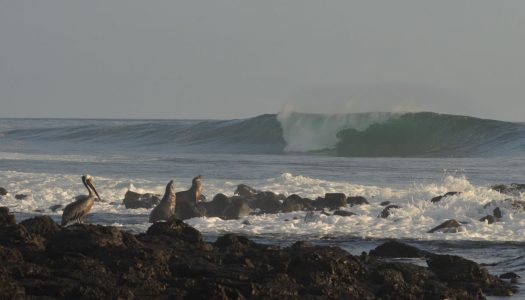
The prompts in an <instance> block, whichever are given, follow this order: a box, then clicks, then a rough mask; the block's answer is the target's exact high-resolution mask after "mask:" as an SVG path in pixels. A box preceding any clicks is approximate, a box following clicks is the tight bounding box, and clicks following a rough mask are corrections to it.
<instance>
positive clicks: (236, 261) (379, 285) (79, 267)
mask: <svg viewBox="0 0 525 300" xmlns="http://www.w3.org/2000/svg"><path fill="white" fill-rule="evenodd" d="M9 216H10V215H9V211H8V210H7V209H6V208H0V229H1V231H2V232H1V235H0V236H1V238H0V258H1V259H2V262H3V263H2V265H1V266H0V294H1V295H2V297H3V298H6V299H24V298H29V299H50V298H52V299H159V298H160V299H171V298H173V299H248V298H250V299H297V298H301V299H326V298H330V299H445V298H448V299H467V300H468V299H480V297H483V295H482V294H481V293H485V294H487V295H509V294H512V292H513V291H514V289H513V288H512V287H511V286H510V284H508V283H506V282H504V281H503V280H501V279H499V278H496V277H494V276H492V275H490V274H488V272H487V271H486V270H485V269H483V268H481V267H480V266H479V265H478V264H476V263H475V262H472V261H469V260H466V259H463V258H461V257H457V256H449V255H436V254H431V255H430V254H429V255H427V254H426V253H425V254H420V253H424V252H418V251H417V249H414V248H413V247H411V246H407V245H404V244H400V243H399V244H396V245H394V244H392V243H390V245H389V246H384V247H383V248H398V249H401V250H400V251H398V252H397V253H398V254H399V255H402V256H406V255H425V257H427V261H428V265H429V267H428V268H426V267H420V266H415V265H412V264H409V263H392V262H388V261H383V258H382V257H385V256H387V255H389V254H387V253H388V251H386V252H385V251H384V250H380V249H379V248H380V247H381V246H380V247H378V248H377V249H376V250H374V252H373V253H374V254H373V255H370V256H368V255H366V254H364V255H362V256H360V257H358V256H353V255H352V254H350V253H348V252H346V251H345V250H343V249H341V248H339V247H325V246H316V245H313V244H312V243H309V242H296V243H295V244H293V245H292V246H290V247H285V248H282V247H279V246H275V245H266V244H257V243H255V242H253V241H251V240H249V239H248V238H246V237H242V236H237V235H234V234H227V235H224V236H221V237H219V238H218V239H217V240H216V241H215V242H214V243H208V242H205V241H204V240H203V237H202V235H201V234H200V233H199V231H197V230H195V229H194V228H192V227H190V226H188V225H186V224H185V223H183V222H182V221H180V220H170V221H168V222H157V223H154V224H153V225H151V226H150V228H149V229H148V230H147V232H146V233H142V234H138V235H133V234H131V233H129V232H126V231H123V230H121V229H119V228H116V227H111V226H100V225H85V224H77V225H73V226H69V227H65V228H62V227H58V226H57V225H56V224H53V221H52V220H51V219H50V218H48V217H38V218H34V219H31V220H26V221H24V222H22V223H20V224H16V223H14V222H13V221H14V217H9ZM413 253H415V254H413ZM371 254H372V252H371ZM390 255H392V254H390Z"/></svg>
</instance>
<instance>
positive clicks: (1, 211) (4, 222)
mask: <svg viewBox="0 0 525 300" xmlns="http://www.w3.org/2000/svg"><path fill="white" fill-rule="evenodd" d="M13 225H16V218H15V216H14V215H12V214H10V213H9V208H7V207H5V206H3V207H0V227H5V226H13Z"/></svg>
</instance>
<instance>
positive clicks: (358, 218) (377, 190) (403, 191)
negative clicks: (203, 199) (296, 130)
mask: <svg viewBox="0 0 525 300" xmlns="http://www.w3.org/2000/svg"><path fill="white" fill-rule="evenodd" d="M94 181H95V185H96V187H97V190H98V191H99V193H100V195H101V197H102V198H103V199H104V200H105V202H97V203H96V204H95V205H94V207H93V209H92V214H91V218H92V220H101V221H100V222H101V223H104V224H108V225H118V226H123V227H125V228H130V229H132V230H135V231H144V230H146V229H147V228H148V224H147V223H146V222H147V216H148V214H149V210H148V209H133V210H128V209H126V208H125V207H124V206H123V205H122V199H123V197H124V194H125V193H126V191H127V190H128V189H132V190H134V191H137V192H141V193H142V192H153V193H157V194H162V193H163V191H164V187H165V184H166V182H157V181H151V180H146V179H142V180H139V179H136V180H129V179H125V178H109V177H99V176H97V177H95V180H94ZM0 183H2V184H3V185H4V186H3V187H5V188H6V189H7V190H8V191H9V192H10V194H8V195H7V196H4V197H0V204H1V205H2V206H8V207H9V208H10V209H11V210H12V211H14V212H15V213H19V214H35V211H39V212H41V213H45V214H50V215H54V216H55V217H57V216H59V215H60V214H61V213H62V211H60V210H58V211H56V212H51V211H50V210H49V207H50V206H52V205H55V204H63V205H66V204H68V203H69V202H71V201H72V200H73V199H74V197H75V196H77V195H79V194H84V193H85V192H86V190H85V188H84V187H83V185H82V183H81V181H80V176H78V175H63V174H59V175H53V174H38V173H21V172H13V171H0ZM239 183H241V182H231V181H225V180H218V179H206V180H205V194H206V195H208V198H209V199H211V198H212V197H213V195H215V194H216V193H224V194H226V195H229V196H231V195H233V191H234V190H235V187H236V186H237V184H239ZM242 183H245V184H248V185H251V186H253V187H254V188H256V189H259V190H271V191H274V192H276V193H283V194H285V195H290V194H298V195H299V196H302V197H309V198H312V199H315V198H316V197H318V196H323V195H324V194H325V193H327V192H342V193H345V194H346V195H349V196H354V195H361V196H364V197H366V198H367V199H368V201H369V202H370V205H363V206H354V207H346V208H344V209H345V210H348V211H351V212H354V213H355V214H356V215H354V216H351V217H341V216H326V215H322V214H319V213H318V212H317V213H316V216H315V217H314V219H313V221H311V222H305V221H304V217H305V212H292V213H279V214H271V215H270V214H269V215H259V216H248V217H246V218H245V219H247V220H248V221H249V223H250V225H243V224H242V221H244V220H245V219H243V220H228V221H226V220H221V219H219V218H194V219H191V220H187V221H186V222H187V223H188V224H190V225H192V226H194V227H195V228H196V229H198V230H200V231H202V232H203V233H206V234H212V235H214V234H222V233H224V232H235V233H242V234H247V235H252V236H254V235H262V236H270V235H272V236H283V237H286V236H297V237H300V236H312V237H363V238H410V239H422V240H490V241H525V212H523V211H518V210H516V209H514V208H513V207H512V201H516V200H519V201H525V195H524V194H519V195H515V196H512V197H513V198H512V199H511V200H508V198H509V197H510V196H508V195H503V194H500V193H498V192H496V191H493V190H490V189H489V188H488V187H487V186H476V185H473V184H471V183H470V182H469V180H468V179H467V178H465V177H463V176H452V175H446V176H444V177H443V179H442V180H440V181H438V182H432V183H417V182H416V183H413V184H411V185H409V186H406V187H388V186H373V185H359V184H354V183H352V182H340V181H328V180H319V179H315V178H310V177H305V176H300V175H292V174H290V173H284V174H282V175H281V176H279V177H276V178H271V179H264V180H250V181H244V182H242ZM189 184H190V183H189V181H188V180H187V179H178V178H176V179H175V186H176V189H177V190H183V189H186V188H187V187H188V186H189ZM449 191H459V192H462V193H461V194H459V195H454V196H450V197H447V198H444V199H442V200H441V201H440V202H438V203H431V202H430V199H431V198H432V197H434V196H437V195H442V194H444V193H446V192H449ZM18 193H23V194H28V195H29V197H28V198H26V199H24V200H17V199H15V198H14V195H15V194H18ZM506 199H507V200H506ZM383 201H390V202H391V203H392V204H396V205H399V206H401V208H400V209H394V210H391V213H392V214H391V216H389V217H388V218H386V219H382V218H378V217H377V216H378V215H379V214H380V212H381V211H382V210H383V208H384V207H383V206H381V205H380V204H379V203H381V202H383ZM485 204H489V205H488V206H487V207H484V206H485ZM495 207H500V209H501V210H502V212H503V218H502V220H501V222H498V223H494V224H490V225H489V224H487V223H485V222H480V221H479V219H480V218H481V217H483V216H485V215H487V214H491V213H492V210H493V209H494V208H495ZM97 214H98V215H100V216H101V217H100V219H97ZM103 214H104V215H105V217H102V215H103ZM108 216H109V217H108ZM107 218H115V220H108V219H107ZM117 219H118V220H117ZM448 219H456V220H457V221H459V222H463V223H464V224H463V225H462V227H463V230H462V231H461V232H458V233H432V234H431V233H427V232H428V230H430V229H431V228H433V227H435V226H437V225H439V224H440V223H442V222H443V221H445V220H448ZM137 220H139V221H137Z"/></svg>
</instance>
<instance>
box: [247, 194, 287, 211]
mask: <svg viewBox="0 0 525 300" xmlns="http://www.w3.org/2000/svg"><path fill="white" fill-rule="evenodd" d="M281 206H282V203H281V201H280V200H279V196H278V195H276V194H275V193H274V192H259V193H258V194H257V195H256V196H255V200H253V201H251V202H250V207H251V208H252V209H259V210H260V212H261V213H264V214H275V213H278V212H279V211H280V210H281Z"/></svg>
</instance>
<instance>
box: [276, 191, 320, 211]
mask: <svg viewBox="0 0 525 300" xmlns="http://www.w3.org/2000/svg"><path fill="white" fill-rule="evenodd" d="M313 208H314V206H313V201H312V200H310V199H308V198H301V197H300V196H298V195H296V194H293V195H290V196H288V197H287V198H286V199H284V201H283V205H282V211H283V212H292V211H300V210H305V209H313Z"/></svg>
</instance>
